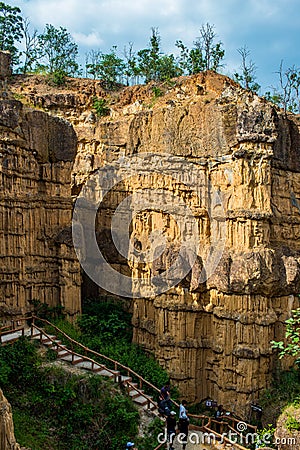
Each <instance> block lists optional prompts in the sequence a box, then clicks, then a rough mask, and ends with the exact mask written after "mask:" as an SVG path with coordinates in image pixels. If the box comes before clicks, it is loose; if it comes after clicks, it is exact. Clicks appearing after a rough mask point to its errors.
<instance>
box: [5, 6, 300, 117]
mask: <svg viewBox="0 0 300 450" xmlns="http://www.w3.org/2000/svg"><path fill="white" fill-rule="evenodd" d="M199 32H200V36H199V37H197V38H196V39H195V41H194V42H193V46H192V48H188V47H187V46H186V45H185V44H184V43H183V41H182V40H180V39H178V40H176V42H175V47H176V52H177V53H175V54H173V53H170V54H164V53H163V51H162V48H161V37H160V33H159V30H158V28H154V27H153V28H152V29H151V35H150V39H149V44H148V46H147V47H146V48H144V49H140V50H137V51H135V50H134V46H133V42H129V43H128V45H127V46H125V47H124V49H123V51H122V53H121V55H118V53H117V50H118V46H117V45H113V46H112V48H111V50H110V51H109V52H108V53H104V52H103V51H101V50H100V49H98V50H91V51H90V52H89V53H87V54H86V58H85V59H86V61H85V67H84V70H85V76H87V77H92V78H94V79H96V78H99V79H101V82H102V86H103V87H105V88H106V89H109V90H115V89H117V88H118V87H119V86H120V85H124V84H126V85H130V84H138V83H149V82H162V81H169V80H171V79H173V78H175V77H178V76H181V75H193V74H198V73H201V72H204V71H206V70H211V71H214V72H218V71H221V70H222V68H223V67H224V65H225V64H224V57H225V50H224V48H223V43H222V41H220V40H217V34H216V32H215V27H214V25H211V24H209V23H206V24H202V25H201V26H200V28H199ZM20 44H21V46H22V50H19V49H18V46H20ZM0 50H8V51H10V52H11V54H12V63H13V66H14V69H15V71H16V72H17V73H24V74H26V73H42V74H45V75H47V76H48V81H49V83H50V84H54V85H56V86H61V85H63V84H65V83H66V79H67V77H73V76H80V75H81V73H82V72H83V70H82V69H81V68H80V67H79V64H78V62H77V57H78V46H77V44H76V43H75V42H73V39H72V37H71V35H70V33H68V31H67V30H66V28H63V27H59V28H55V27H54V26H53V25H51V24H47V25H46V27H45V29H44V32H43V33H41V34H39V33H38V31H37V30H31V26H30V21H29V19H28V18H25V19H24V18H23V17H22V15H21V10H20V8H18V7H11V6H9V5H6V4H5V3H3V2H0ZM237 51H238V53H239V55H240V57H241V64H240V67H239V68H238V70H233V73H232V75H231V76H232V78H233V79H234V80H235V81H237V82H238V83H240V84H241V86H242V87H244V88H245V89H247V90H249V91H252V92H255V93H257V92H258V91H259V90H260V85H259V84H258V82H257V80H256V65H255V63H254V62H253V61H252V60H250V59H249V55H250V51H249V50H248V48H247V46H243V47H241V48H239V49H238V50H237ZM278 78H279V79H278V83H279V86H278V87H272V88H271V90H270V91H268V92H266V93H265V94H264V97H265V98H266V99H267V100H269V101H271V102H273V103H274V104H276V105H278V106H279V107H281V108H283V109H284V110H285V111H286V112H294V113H298V112H300V70H299V69H298V68H297V67H295V66H292V67H288V68H287V69H284V68H283V62H281V64H280V67H279V70H278ZM102 112H103V111H102ZM101 114H102V113H100V115H101Z"/></svg>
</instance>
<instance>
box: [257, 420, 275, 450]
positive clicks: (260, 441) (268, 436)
mask: <svg viewBox="0 0 300 450" xmlns="http://www.w3.org/2000/svg"><path fill="white" fill-rule="evenodd" d="M256 433H257V437H256V439H255V444H256V445H255V448H257V447H259V448H264V447H268V448H275V445H274V433H275V428H274V427H273V425H272V424H268V426H267V427H265V428H263V429H261V430H257V431H256Z"/></svg>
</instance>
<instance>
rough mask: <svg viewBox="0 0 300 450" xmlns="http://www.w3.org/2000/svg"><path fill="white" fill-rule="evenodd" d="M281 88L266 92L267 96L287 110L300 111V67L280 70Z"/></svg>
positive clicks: (281, 65) (281, 68)
mask: <svg viewBox="0 0 300 450" xmlns="http://www.w3.org/2000/svg"><path fill="white" fill-rule="evenodd" d="M277 73H278V76H279V88H274V87H273V88H272V93H271V92H270V91H268V92H266V93H265V98H266V99H267V100H269V101H271V102H273V103H275V104H276V105H278V106H280V107H281V108H283V109H284V111H285V112H287V111H289V112H292V113H300V69H298V68H296V67H295V66H292V67H289V68H287V69H284V68H283V61H281V63H280V67H279V70H278V72H277Z"/></svg>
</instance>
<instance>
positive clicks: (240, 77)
mask: <svg viewBox="0 0 300 450" xmlns="http://www.w3.org/2000/svg"><path fill="white" fill-rule="evenodd" d="M238 52H239V54H240V56H241V58H242V63H241V67H240V69H241V73H238V72H236V73H235V74H234V76H233V78H234V80H235V81H237V82H238V83H240V84H241V86H243V87H244V88H245V89H248V90H250V91H252V92H255V93H257V92H258V91H259V89H260V85H259V84H258V83H256V81H255V80H256V75H255V73H256V69H257V68H256V66H255V64H254V62H253V61H251V60H248V57H249V55H250V51H249V50H248V49H247V47H246V46H244V47H241V48H239V49H238Z"/></svg>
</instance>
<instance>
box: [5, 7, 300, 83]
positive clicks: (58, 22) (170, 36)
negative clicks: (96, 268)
mask: <svg viewBox="0 0 300 450" xmlns="http://www.w3.org/2000/svg"><path fill="white" fill-rule="evenodd" d="M8 3H9V4H11V5H14V6H19V7H20V8H21V10H22V14H23V16H24V17H28V18H29V20H30V22H31V24H32V26H33V28H37V29H38V31H39V32H41V31H42V30H43V29H44V27H45V24H46V23H50V24H52V25H54V26H55V27H59V26H63V27H65V28H67V30H68V31H69V32H70V33H71V35H72V36H73V38H74V40H75V41H76V42H77V43H78V45H79V50H80V52H81V53H82V54H84V53H86V52H87V51H89V50H91V49H94V50H98V49H99V48H100V49H101V50H102V51H103V52H106V51H109V49H110V48H111V47H112V45H117V46H118V49H119V51H120V52H122V50H123V48H124V46H125V45H126V44H127V43H128V42H129V41H131V42H133V43H134V49H135V50H139V49H141V48H145V46H147V45H148V42H149V37H150V33H151V27H158V28H159V32H160V35H161V43H162V50H163V51H164V52H166V53H171V52H174V53H175V52H176V48H175V41H176V40H177V39H181V40H182V41H183V42H184V43H185V44H186V45H188V46H189V47H190V46H192V45H193V41H194V40H195V39H196V38H197V36H199V29H200V27H201V25H202V24H204V23H207V22H209V23H210V24H214V25H215V31H216V33H217V35H218V39H219V40H221V41H222V42H223V43H224V47H225V50H226V62H227V68H228V66H230V67H232V66H233V65H234V64H235V61H236V64H237V66H236V67H235V68H236V69H237V68H238V64H239V56H238V54H237V49H238V48H240V47H242V46H244V45H247V47H248V48H249V50H250V51H251V57H252V59H253V60H254V61H255V63H256V65H257V66H258V69H259V74H260V76H262V77H264V78H266V80H267V79H268V78H269V77H274V73H273V72H274V71H276V68H278V65H279V63H280V60H281V59H282V58H284V59H285V60H286V61H287V64H288V65H291V64H296V65H297V63H298V64H300V54H299V47H298V45H297V43H298V41H299V29H300V16H299V14H298V3H299V0H276V1H274V0H248V1H241V0H226V1H224V0H197V1H191V0H127V1H126V2H124V1H123V0H64V1H62V0H20V1H19V0H11V1H10V2H9V1H8ZM227 68H225V71H226V70H227ZM266 82H268V81H266Z"/></svg>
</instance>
